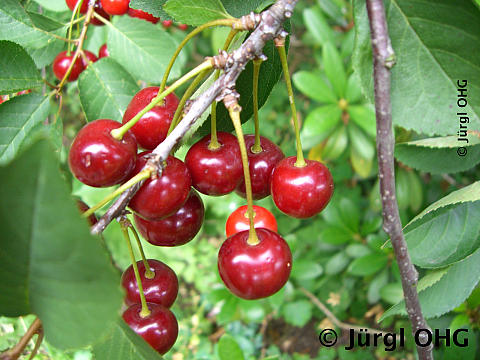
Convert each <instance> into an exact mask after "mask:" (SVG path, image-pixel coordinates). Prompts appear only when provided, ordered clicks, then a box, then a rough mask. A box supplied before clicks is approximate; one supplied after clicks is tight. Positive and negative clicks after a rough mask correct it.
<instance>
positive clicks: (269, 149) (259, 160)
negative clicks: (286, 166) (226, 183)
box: [235, 135, 285, 200]
mask: <svg viewBox="0 0 480 360" xmlns="http://www.w3.org/2000/svg"><path fill="white" fill-rule="evenodd" d="M254 144H255V135H245V145H246V147H247V156H248V167H249V169H250V179H251V181H252V195H253V198H254V199H255V200H259V199H263V198H265V197H267V196H268V195H270V177H271V175H272V171H273V168H274V167H275V165H277V163H278V162H279V161H280V160H282V159H283V158H284V157H285V155H284V154H283V151H282V150H281V149H280V148H279V147H278V146H277V145H275V144H274V143H273V142H271V141H270V140H268V139H267V138H266V137H263V136H260V145H261V147H262V151H261V152H258V153H254V152H253V150H252V146H253V145H254ZM235 191H236V192H237V194H238V195H240V196H242V197H244V198H246V197H247V195H246V193H245V179H243V178H242V180H241V181H240V184H239V185H238V186H237V188H236V189H235Z"/></svg>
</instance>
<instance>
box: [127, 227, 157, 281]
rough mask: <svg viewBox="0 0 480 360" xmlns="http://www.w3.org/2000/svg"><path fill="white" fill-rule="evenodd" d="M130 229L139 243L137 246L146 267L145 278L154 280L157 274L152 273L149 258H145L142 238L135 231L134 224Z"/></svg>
mask: <svg viewBox="0 0 480 360" xmlns="http://www.w3.org/2000/svg"><path fill="white" fill-rule="evenodd" d="M129 228H130V231H131V232H132V233H133V236H134V237H135V241H136V242H137V246H138V251H140V256H141V257H142V261H143V266H144V267H145V277H146V278H147V279H153V278H154V277H155V272H154V271H152V269H151V268H150V264H149V263H148V261H147V258H146V257H145V253H144V252H143V246H142V242H141V241H140V237H139V236H138V233H137V230H135V228H134V227H133V226H132V224H130V226H129Z"/></svg>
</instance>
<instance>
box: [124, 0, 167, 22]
mask: <svg viewBox="0 0 480 360" xmlns="http://www.w3.org/2000/svg"><path fill="white" fill-rule="evenodd" d="M166 2H167V0H155V1H152V0H130V4H129V6H130V7H131V8H134V9H140V10H143V11H145V12H147V13H149V14H152V15H153V16H156V17H159V18H160V19H161V20H171V19H172V18H171V17H170V15H168V14H167V13H166V12H165V10H163V5H164V4H165V3H166Z"/></svg>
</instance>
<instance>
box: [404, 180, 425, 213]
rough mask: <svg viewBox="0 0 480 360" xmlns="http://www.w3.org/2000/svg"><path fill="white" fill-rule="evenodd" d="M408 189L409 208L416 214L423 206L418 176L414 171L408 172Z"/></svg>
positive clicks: (421, 189) (420, 183)
mask: <svg viewBox="0 0 480 360" xmlns="http://www.w3.org/2000/svg"><path fill="white" fill-rule="evenodd" d="M407 176H408V182H409V188H410V208H411V209H412V210H413V211H414V212H415V213H416V212H418V211H419V210H420V208H421V207H422V205H423V188H422V182H421V181H420V178H419V176H418V175H417V174H416V173H415V172H414V171H408V172H407Z"/></svg>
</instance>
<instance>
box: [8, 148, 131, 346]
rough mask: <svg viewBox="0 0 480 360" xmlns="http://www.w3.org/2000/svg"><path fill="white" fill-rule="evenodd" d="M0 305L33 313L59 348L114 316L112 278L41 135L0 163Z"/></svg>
mask: <svg viewBox="0 0 480 360" xmlns="http://www.w3.org/2000/svg"><path fill="white" fill-rule="evenodd" d="M0 182H1V184H2V186H1V187H0V198H1V199H2V202H1V205H0V227H1V229H2V236H1V238H0V248H1V249H2V251H1V252H0V277H1V278H2V281H1V282H0V311H1V314H2V315H6V316H20V315H26V314H31V313H33V314H36V315H37V316H38V317H39V318H40V319H41V320H42V325H43V328H44V330H45V337H46V340H47V341H48V342H49V343H50V344H52V345H54V346H55V347H58V348H61V349H66V348H74V347H81V346H86V345H88V344H91V343H93V342H94V341H96V340H98V339H99V338H101V337H102V336H103V335H106V333H107V332H108V330H109V328H110V326H111V325H112V323H113V321H115V320H116V318H117V317H118V312H119V310H120V306H121V303H122V298H123V294H122V292H121V291H120V286H119V283H120V278H119V274H118V273H117V272H116V270H115V268H114V267H113V265H112V264H111V263H110V261H109V258H108V256H107V254H106V251H105V249H104V247H103V246H102V245H101V242H100V239H99V238H98V237H93V236H91V235H90V233H89V229H88V225H87V222H86V221H85V220H84V219H82V218H81V217H80V216H79V211H78V209H77V207H76V204H75V202H74V201H73V200H72V198H71V196H70V192H69V190H68V187H67V184H66V183H65V182H64V180H63V178H62V176H61V174H60V170H59V164H58V161H57V160H56V158H55V155H54V154H53V152H52V149H51V147H50V146H49V144H48V142H47V141H45V140H42V141H39V142H37V143H36V144H35V145H33V146H32V147H30V148H29V149H28V150H27V151H26V152H24V153H23V154H22V155H21V156H19V157H17V158H16V159H15V161H13V162H12V163H10V164H9V165H8V166H6V167H3V168H0Z"/></svg>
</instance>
